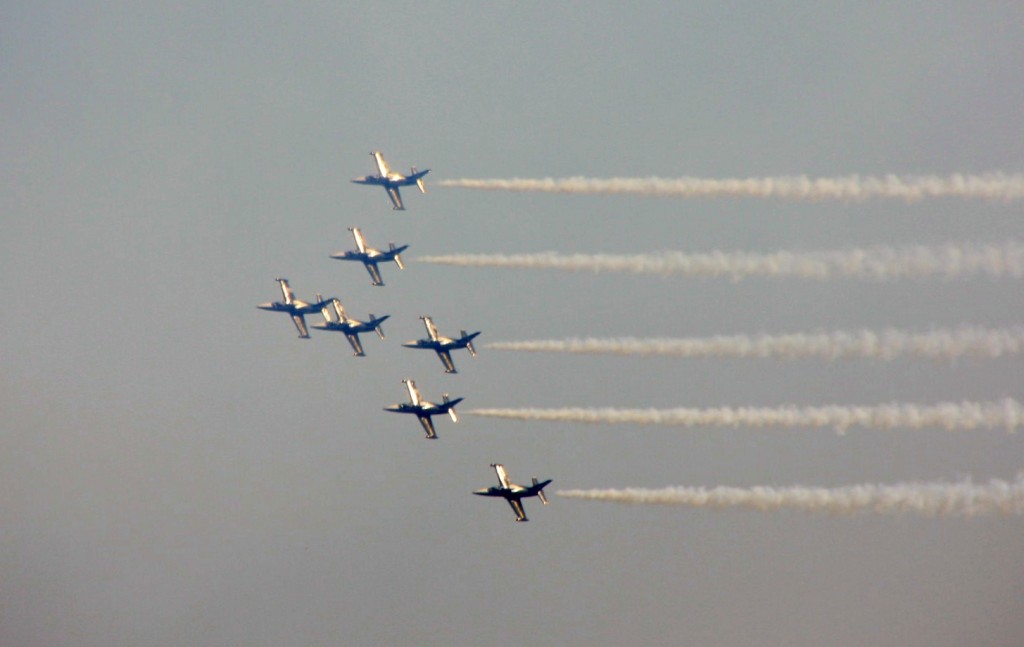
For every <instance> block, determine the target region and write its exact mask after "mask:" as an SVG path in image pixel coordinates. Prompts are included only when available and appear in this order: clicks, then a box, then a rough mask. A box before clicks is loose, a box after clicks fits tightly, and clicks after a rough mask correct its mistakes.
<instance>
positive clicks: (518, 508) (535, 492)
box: [473, 463, 551, 521]
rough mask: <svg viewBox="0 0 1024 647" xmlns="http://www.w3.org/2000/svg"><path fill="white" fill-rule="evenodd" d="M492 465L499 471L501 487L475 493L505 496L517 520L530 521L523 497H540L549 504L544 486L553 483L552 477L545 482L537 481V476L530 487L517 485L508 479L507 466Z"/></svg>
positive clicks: (545, 503) (542, 501) (544, 502)
mask: <svg viewBox="0 0 1024 647" xmlns="http://www.w3.org/2000/svg"><path fill="white" fill-rule="evenodd" d="M491 467H493V468H494V471H495V472H497V473H498V483H500V484H501V485H500V487H489V488H485V489H483V490H476V491H474V492H473V494H479V495H480V496H500V497H505V500H506V501H508V504H509V505H510V506H512V510H513V511H514V512H515V513H516V521H529V519H527V518H526V512H525V511H524V510H523V502H522V499H523V498H524V497H531V496H535V497H539V498H540V500H541V503H543V504H544V505H547V504H548V498H547V497H546V496H544V488H545V487H547V486H548V484H549V483H551V479H548V480H546V481H543V482H539V483H538V482H537V477H533V485H531V486H529V487H523V486H522V485H516V484H515V483H513V482H511V481H509V480H508V474H506V473H505V466H504V465H502V464H500V463H491Z"/></svg>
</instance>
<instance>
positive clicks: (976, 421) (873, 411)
mask: <svg viewBox="0 0 1024 647" xmlns="http://www.w3.org/2000/svg"><path fill="white" fill-rule="evenodd" d="M467 413H469V414H470V415H475V416H483V417H488V418H506V419H510V420H542V421H548V422H585V423H591V424H633V425H667V426H676V427H733V428H738V427H751V428H758V429H759V428H764V427H786V428H802V427H812V428H833V429H835V430H836V431H837V432H838V433H841V434H842V433H846V431H847V430H848V429H850V428H851V427H864V428H868V429H882V430H892V429H926V428H939V429H945V430H946V431H973V430H978V429H999V428H1001V429H1005V430H1006V431H1007V432H1008V433H1012V432H1014V431H1016V430H1017V428H1019V427H1020V426H1021V425H1022V424H1024V407H1022V406H1021V404H1020V403H1019V402H1017V401H1016V400H1013V399H1011V398H1005V399H1003V400H999V401H996V402H960V403H956V402H943V403H939V404H936V405H919V404H909V403H891V404H882V405H876V406H843V405H827V406H818V407H798V406H794V405H785V406H781V407H739V408H733V407H713V408H707V409H696V408H677V409H616V408H607V407H606V408H592V409H586V408H560V409H534V408H523V409H497V408H492V409H473V410H471V411H468V412H467Z"/></svg>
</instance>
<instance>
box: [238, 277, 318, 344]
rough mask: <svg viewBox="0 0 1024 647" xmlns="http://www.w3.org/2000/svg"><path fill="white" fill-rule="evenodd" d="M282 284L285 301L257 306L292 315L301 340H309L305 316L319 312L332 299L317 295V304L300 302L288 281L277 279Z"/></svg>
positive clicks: (261, 308)
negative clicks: (323, 298)
mask: <svg viewBox="0 0 1024 647" xmlns="http://www.w3.org/2000/svg"><path fill="white" fill-rule="evenodd" d="M274 280H275V281H277V282H278V283H280V284H281V294H283V295H284V301H273V302H271V303H261V304H260V305H258V306H256V307H257V308H259V309H260V310H272V311H274V312H287V313H288V314H290V315H291V317H292V321H293V322H295V327H296V328H297V329H298V331H299V338H300V339H309V330H308V329H307V328H306V317H305V315H309V314H313V313H314V312H316V311H317V310H320V309H322V308H324V307H325V306H326V305H327V304H328V303H330V299H327V300H322V299H320V295H319V294H318V295H317V302H316V303H306V302H305V301H299V300H298V299H296V298H295V295H294V294H292V289H291V287H290V286H289V285H288V279H282V278H276V279H274Z"/></svg>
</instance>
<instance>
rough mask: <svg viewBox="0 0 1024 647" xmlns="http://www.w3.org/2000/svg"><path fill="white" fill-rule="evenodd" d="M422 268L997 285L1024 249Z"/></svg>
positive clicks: (466, 257)
mask: <svg viewBox="0 0 1024 647" xmlns="http://www.w3.org/2000/svg"><path fill="white" fill-rule="evenodd" d="M419 260H420V261H421V262H424V263H435V264H440V265H458V266H462V267H509V268H525V269H557V270H566V271H574V272H584V271H590V272H602V271H604V272H631V273H634V274H662V275H669V274H680V275H683V276H686V277H729V278H731V279H733V280H734V281H738V280H740V279H743V278H749V277H753V276H760V277H773V278H775V277H796V278H801V279H809V280H816V281H826V280H829V279H834V278H840V277H842V278H858V279H868V280H875V281H886V280H893V279H920V278H926V277H934V276H938V277H941V278H945V279H953V278H962V277H968V276H975V275H985V276H989V277H992V278H1003V277H1009V278H1021V277H1022V276H1024V245H1021V244H1020V243H1018V242H1016V241H1007V242H1005V243H1002V244H997V245H959V244H952V243H950V244H947V245H941V246H935V247H926V246H922V245H917V246H910V247H871V248H866V249H850V250H835V251H817V252H786V251H781V252H774V253H771V254H755V253H748V252H711V253H703V254H687V253H683V252H655V253H649V254H626V255H615V254H568V255H564V254H558V253H557V252H542V253H539V254H450V255H444V256H424V257H421V258H420V259H419Z"/></svg>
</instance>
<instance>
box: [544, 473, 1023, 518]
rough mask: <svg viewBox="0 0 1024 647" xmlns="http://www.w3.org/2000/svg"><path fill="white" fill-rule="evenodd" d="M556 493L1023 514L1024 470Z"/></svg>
mask: <svg viewBox="0 0 1024 647" xmlns="http://www.w3.org/2000/svg"><path fill="white" fill-rule="evenodd" d="M556 494H558V495H560V496H564V497H570V498H575V499H591V500H595V501H614V502H617V503H647V504H664V505H687V506H691V507H695V508H713V509H723V508H734V507H740V508H750V509H754V510H765V511H771V510H781V509H784V508H789V509H794V510H800V511H803V512H828V513H831V514H853V513H855V512H874V513H876V514H901V513H907V512H916V513H918V514H922V515H926V516H954V515H955V516H967V517H970V516H974V515H981V514H995V515H1004V516H1011V515H1017V516H1019V515H1022V514H1024V473H1021V474H1018V475H1017V480H1015V481H1013V482H1007V481H1001V480H992V481H989V482H988V483H987V484H984V485H981V484H978V485H975V484H973V483H971V482H970V481H964V482H962V483H901V484H897V485H871V484H867V485H851V486H848V487H840V488H809V487H785V488H775V487H753V488H737V487H715V488H710V489H707V488H703V487H683V486H680V487H668V488H664V489H660V490H650V489H643V488H626V489H595V490H560V491H558V492H556Z"/></svg>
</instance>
